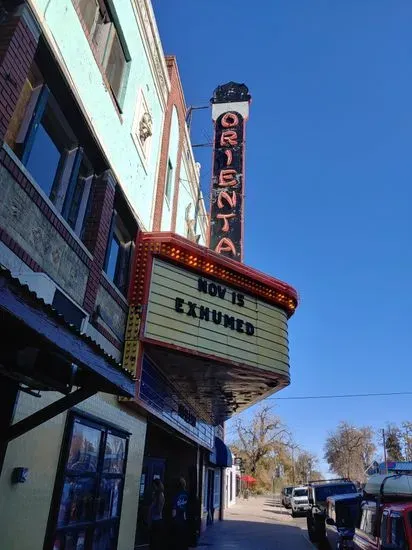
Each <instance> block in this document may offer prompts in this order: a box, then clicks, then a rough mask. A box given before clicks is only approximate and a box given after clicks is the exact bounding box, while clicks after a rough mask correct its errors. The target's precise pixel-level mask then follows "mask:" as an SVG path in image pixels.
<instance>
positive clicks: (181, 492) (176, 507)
mask: <svg viewBox="0 0 412 550" xmlns="http://www.w3.org/2000/svg"><path fill="white" fill-rule="evenodd" d="M188 501H189V495H188V493H187V491H186V480H185V479H184V478H183V477H181V478H180V479H179V481H178V484H177V490H176V493H175V495H174V497H173V500H172V549H173V550H188V548H189V540H188V529H187V512H188V510H187V507H188Z"/></svg>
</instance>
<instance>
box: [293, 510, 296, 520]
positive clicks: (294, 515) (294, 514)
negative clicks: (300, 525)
mask: <svg viewBox="0 0 412 550" xmlns="http://www.w3.org/2000/svg"><path fill="white" fill-rule="evenodd" d="M295 517H296V513H295V510H292V518H295Z"/></svg>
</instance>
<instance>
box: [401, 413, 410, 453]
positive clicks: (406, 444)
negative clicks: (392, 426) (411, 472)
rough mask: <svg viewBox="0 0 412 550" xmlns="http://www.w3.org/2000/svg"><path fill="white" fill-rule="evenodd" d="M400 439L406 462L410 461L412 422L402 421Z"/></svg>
mask: <svg viewBox="0 0 412 550" xmlns="http://www.w3.org/2000/svg"><path fill="white" fill-rule="evenodd" d="M401 439H402V446H403V455H404V458H405V460H407V461H408V462H411V461H412V422H407V421H405V422H402V428H401Z"/></svg>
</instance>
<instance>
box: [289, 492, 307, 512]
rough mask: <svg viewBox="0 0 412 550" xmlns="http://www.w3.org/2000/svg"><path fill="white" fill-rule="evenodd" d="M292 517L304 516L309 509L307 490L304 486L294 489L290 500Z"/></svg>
mask: <svg viewBox="0 0 412 550" xmlns="http://www.w3.org/2000/svg"><path fill="white" fill-rule="evenodd" d="M290 504H291V508H292V517H293V518H294V517H295V516H296V515H297V514H302V513H303V514H304V513H306V511H307V510H308V509H309V499H308V488H307V487H305V486H301V487H294V488H293V491H292V497H291V499H290Z"/></svg>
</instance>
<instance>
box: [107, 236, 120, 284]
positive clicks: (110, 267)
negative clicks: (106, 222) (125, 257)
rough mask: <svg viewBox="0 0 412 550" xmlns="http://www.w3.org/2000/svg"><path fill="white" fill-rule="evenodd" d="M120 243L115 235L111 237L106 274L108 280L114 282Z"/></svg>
mask: <svg viewBox="0 0 412 550" xmlns="http://www.w3.org/2000/svg"><path fill="white" fill-rule="evenodd" d="M119 253H120V243H119V241H118V239H117V237H116V236H115V235H113V238H112V242H111V243H110V252H109V259H108V262H107V269H106V273H107V276H108V277H109V279H111V280H112V281H114V279H115V275H116V267H117V262H118V259H119Z"/></svg>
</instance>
